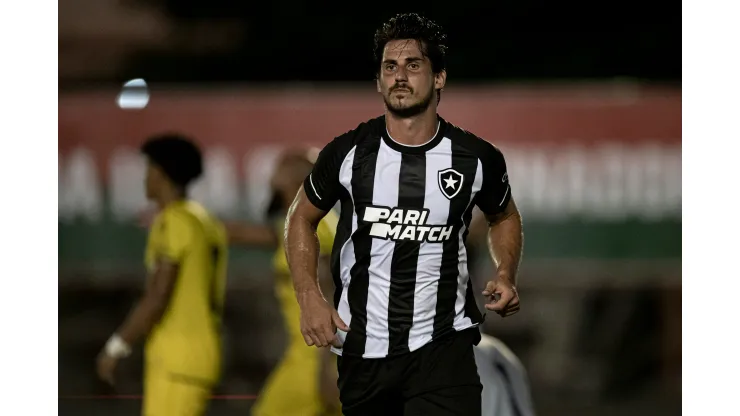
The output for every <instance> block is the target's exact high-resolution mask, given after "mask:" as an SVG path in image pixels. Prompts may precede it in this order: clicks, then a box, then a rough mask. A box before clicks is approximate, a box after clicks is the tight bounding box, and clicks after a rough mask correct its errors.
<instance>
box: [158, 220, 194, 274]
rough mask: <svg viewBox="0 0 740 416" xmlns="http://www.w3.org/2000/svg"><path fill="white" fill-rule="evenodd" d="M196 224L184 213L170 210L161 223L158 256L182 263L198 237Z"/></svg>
mask: <svg viewBox="0 0 740 416" xmlns="http://www.w3.org/2000/svg"><path fill="white" fill-rule="evenodd" d="M195 234H196V229H195V224H194V222H193V221H192V220H190V219H189V218H187V217H186V216H184V215H179V214H177V213H173V212H169V213H167V214H166V215H165V216H164V217H163V218H162V221H161V222H160V224H159V239H158V240H159V244H158V247H157V252H156V254H157V256H158V257H160V258H165V259H167V260H169V261H171V262H173V263H180V262H181V261H182V260H183V258H184V257H185V255H186V254H187V252H188V250H189V249H190V247H191V246H192V243H193V241H194V239H195V238H196V235H195Z"/></svg>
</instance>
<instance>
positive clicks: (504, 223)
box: [476, 146, 524, 317]
mask: <svg viewBox="0 0 740 416" xmlns="http://www.w3.org/2000/svg"><path fill="white" fill-rule="evenodd" d="M486 150H487V152H484V153H483V154H482V155H481V162H482V165H483V185H482V188H481V191H480V192H479V194H478V195H477V197H476V200H477V204H478V207H479V208H480V209H481V211H482V212H483V214H484V215H485V217H486V220H487V221H488V248H489V252H490V254H491V259H492V260H493V264H494V265H495V266H496V277H495V278H494V280H491V281H489V282H488V283H487V284H486V288H485V290H484V291H483V294H484V295H485V296H488V297H489V302H488V303H487V304H486V309H488V310H491V311H494V312H496V313H498V314H499V315H501V316H502V317H507V316H510V315H513V314H515V313H516V312H518V311H519V294H518V293H517V291H516V280H517V272H518V270H519V263H520V261H521V257H522V247H523V240H524V238H523V232H522V218H521V215H520V214H519V210H518V209H517V207H516V204H515V203H514V199H513V198H512V196H511V185H510V184H509V175H508V173H507V169H506V161H505V160H504V156H503V154H502V153H501V152H500V151H499V150H498V149H497V148H495V147H493V146H490V147H489V148H487V149H486Z"/></svg>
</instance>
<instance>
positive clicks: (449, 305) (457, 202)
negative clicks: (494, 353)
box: [432, 140, 478, 339]
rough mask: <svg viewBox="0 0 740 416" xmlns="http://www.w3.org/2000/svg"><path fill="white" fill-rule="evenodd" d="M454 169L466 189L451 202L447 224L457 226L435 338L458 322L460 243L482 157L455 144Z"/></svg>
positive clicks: (445, 265)
mask: <svg viewBox="0 0 740 416" xmlns="http://www.w3.org/2000/svg"><path fill="white" fill-rule="evenodd" d="M451 147H452V166H451V168H452V169H454V170H455V171H457V172H459V173H461V174H462V175H463V180H462V185H461V186H462V189H460V192H459V193H458V194H457V195H455V196H454V197H453V198H452V199H451V200H450V213H449V215H448V217H447V224H448V225H454V227H453V229H452V236H451V238H450V239H449V240H447V241H445V242H444V246H443V249H442V250H443V252H442V266H441V267H440V278H439V285H438V287H439V289H438V291H437V308H436V313H435V315H434V330H433V332H432V339H436V338H438V337H440V336H443V335H445V334H447V333H450V332H452V330H453V327H452V325H453V323H454V321H455V300H456V299H457V290H458V287H457V278H458V275H459V271H458V250H459V244H460V241H459V240H460V227H462V226H463V216H464V214H465V213H466V210H468V209H469V206H470V205H472V204H470V195H471V193H472V188H473V181H474V180H475V173H476V171H477V169H478V158H477V157H476V156H475V155H473V154H471V153H470V152H469V151H467V150H466V149H465V148H463V147H462V146H461V145H460V144H458V143H456V141H454V140H453V141H452V146H451Z"/></svg>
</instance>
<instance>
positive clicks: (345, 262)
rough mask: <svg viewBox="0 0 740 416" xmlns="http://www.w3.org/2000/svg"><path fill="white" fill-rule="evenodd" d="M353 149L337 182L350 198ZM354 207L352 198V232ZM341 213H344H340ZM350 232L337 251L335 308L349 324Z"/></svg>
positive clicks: (337, 350) (341, 333)
mask: <svg viewBox="0 0 740 416" xmlns="http://www.w3.org/2000/svg"><path fill="white" fill-rule="evenodd" d="M355 149H356V147H353V148H352V150H350V151H349V153H348V154H347V156H346V157H345V158H344V161H343V162H342V166H341V167H340V168H339V183H340V184H342V186H344V188H345V189H346V190H347V192H348V193H349V197H350V198H352V164H353V163H354V160H355ZM354 207H355V204H354V199H353V200H352V234H354V233H355V230H357V211H355V209H354ZM342 215H346V214H345V213H342ZM352 234H350V237H349V238H348V239H347V241H345V242H344V244H343V245H342V249H341V250H340V252H339V277H340V280H341V281H342V295H341V297H340V298H339V307H338V308H337V312H338V313H339V317H340V318H342V320H343V321H344V323H345V324H347V325H350V321H351V320H352V313H351V312H350V310H349V300H348V298H347V289H348V288H349V282H350V280H352V277H351V275H350V273H349V271H350V270H351V269H352V266H353V265H354V264H355V246H354V244H352ZM337 336H338V337H339V340H340V341H341V342H342V343H344V340H345V339H346V338H347V333H346V332H344V331H342V330H337ZM331 350H332V352H334V353H335V354H340V355H341V354H342V349H341V348H334V347H332V348H331Z"/></svg>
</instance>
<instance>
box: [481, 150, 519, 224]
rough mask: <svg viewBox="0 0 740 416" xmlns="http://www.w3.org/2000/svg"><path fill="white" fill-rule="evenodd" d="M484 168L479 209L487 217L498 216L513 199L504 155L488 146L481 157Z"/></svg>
mask: <svg viewBox="0 0 740 416" xmlns="http://www.w3.org/2000/svg"><path fill="white" fill-rule="evenodd" d="M479 158H480V161H481V165H482V168H483V184H482V186H481V190H480V191H479V192H478V195H477V197H476V204H477V205H478V208H480V210H481V211H482V212H483V213H484V214H486V215H496V214H498V213H500V212H501V211H503V210H504V208H506V205H507V204H508V203H509V200H510V199H511V186H510V184H509V174H508V172H507V170H506V160H504V155H503V154H502V153H501V151H500V150H499V149H497V148H496V147H495V146H493V145H491V144H488V145H487V146H485V148H484V150H483V151H482V152H481V154H480V155H479Z"/></svg>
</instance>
